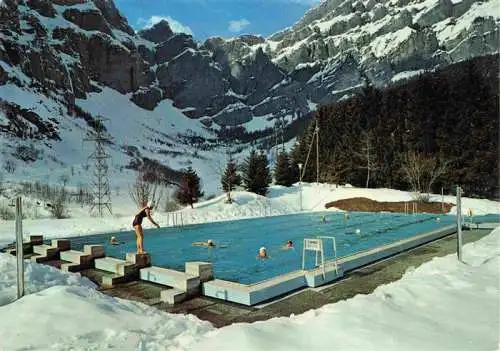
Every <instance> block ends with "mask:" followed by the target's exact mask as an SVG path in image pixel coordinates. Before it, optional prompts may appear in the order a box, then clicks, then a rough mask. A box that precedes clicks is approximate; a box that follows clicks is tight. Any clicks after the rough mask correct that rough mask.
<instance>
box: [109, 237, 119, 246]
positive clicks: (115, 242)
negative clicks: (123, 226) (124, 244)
mask: <svg viewBox="0 0 500 351" xmlns="http://www.w3.org/2000/svg"><path fill="white" fill-rule="evenodd" d="M109 243H110V244H111V245H120V243H119V242H118V240H116V237H114V236H112V237H111V239H109Z"/></svg>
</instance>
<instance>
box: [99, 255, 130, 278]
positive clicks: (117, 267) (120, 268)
mask: <svg viewBox="0 0 500 351" xmlns="http://www.w3.org/2000/svg"><path fill="white" fill-rule="evenodd" d="M94 264H95V268H96V269H100V270H103V271H106V272H111V273H115V274H118V275H120V276H123V275H127V274H130V273H132V272H134V271H136V270H137V267H136V266H135V265H134V264H133V263H130V262H126V261H124V260H120V259H117V258H112V257H104V258H97V259H95V261H94Z"/></svg>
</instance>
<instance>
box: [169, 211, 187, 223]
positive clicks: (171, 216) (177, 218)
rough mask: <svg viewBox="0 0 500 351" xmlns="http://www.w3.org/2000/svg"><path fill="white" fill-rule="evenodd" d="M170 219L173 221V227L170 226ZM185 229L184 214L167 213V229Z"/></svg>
mask: <svg viewBox="0 0 500 351" xmlns="http://www.w3.org/2000/svg"><path fill="white" fill-rule="evenodd" d="M170 219H172V225H170ZM170 226H172V227H183V226H184V218H183V216H182V212H167V227H170Z"/></svg>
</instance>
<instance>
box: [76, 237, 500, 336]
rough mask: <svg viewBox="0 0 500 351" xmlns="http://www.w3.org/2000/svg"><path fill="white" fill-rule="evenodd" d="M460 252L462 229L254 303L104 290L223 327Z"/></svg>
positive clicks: (340, 295)
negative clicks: (163, 298) (175, 300)
mask: <svg viewBox="0 0 500 351" xmlns="http://www.w3.org/2000/svg"><path fill="white" fill-rule="evenodd" d="M490 232H491V229H485V230H479V231H477V230H472V231H464V236H463V237H464V243H468V242H473V241H476V240H479V239H480V238H482V237H484V236H486V235H487V234H489V233H490ZM455 252H456V235H450V236H447V237H444V238H442V239H438V240H436V241H433V242H430V243H428V244H424V245H422V246H419V247H417V248H414V249H411V250H409V251H406V252H404V253H401V254H398V255H396V256H393V257H390V258H388V259H385V260H382V261H380V262H377V263H374V264H370V265H368V266H366V267H362V268H359V269H356V270H353V271H351V272H348V273H346V274H345V275H344V277H343V279H342V280H340V281H338V282H335V283H333V284H331V285H326V286H322V287H319V288H306V289H303V290H299V291H297V292H295V293H292V294H291V295H288V296H286V297H283V298H281V299H276V300H275V301H274V302H267V303H266V304H263V305H260V306H253V307H248V306H243V305H239V304H235V303H231V302H226V301H222V300H219V299H213V298H209V297H204V296H201V297H197V298H194V299H192V300H188V301H186V302H182V303H180V304H178V305H168V304H165V303H161V302H159V294H160V291H161V290H162V288H160V287H159V286H157V285H155V284H153V283H148V282H143V281H134V282H130V283H125V284H120V285H119V286H117V287H114V288H109V289H103V290H102V292H103V293H105V294H108V295H110V296H115V297H120V298H125V299H130V300H137V301H141V302H143V303H146V304H149V305H151V306H154V307H156V308H158V309H160V310H164V311H167V312H172V313H189V314H194V315H196V316H197V317H198V318H200V319H203V320H208V321H210V322H212V323H213V324H214V325H215V326H217V327H222V326H225V325H228V324H232V323H237V322H254V321H259V320H266V319H270V318H273V317H280V316H289V315H290V314H292V313H294V314H298V313H303V312H305V311H307V310H310V309H314V308H319V307H321V306H323V305H325V304H328V303H334V302H337V301H340V300H344V299H347V298H351V297H353V296H355V295H357V294H369V293H371V292H373V290H374V289H375V288H376V287H377V286H379V285H382V284H387V283H390V282H392V281H396V280H398V279H400V278H401V277H402V276H403V274H404V272H405V271H406V270H407V269H408V268H410V267H418V266H420V265H421V264H423V263H425V262H427V261H429V260H431V259H432V258H433V257H438V256H445V255H448V254H452V253H455ZM82 274H83V275H86V276H88V277H89V278H91V279H93V280H94V281H96V282H99V281H100V279H101V278H102V277H100V275H99V274H101V273H99V272H96V271H95V270H92V269H90V270H86V271H83V272H82ZM163 289H164V288H163Z"/></svg>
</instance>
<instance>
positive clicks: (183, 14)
mask: <svg viewBox="0 0 500 351" xmlns="http://www.w3.org/2000/svg"><path fill="white" fill-rule="evenodd" d="M319 2H320V0H115V3H116V5H117V7H118V8H119V10H120V11H121V13H122V14H123V15H124V16H125V17H127V19H128V22H129V24H130V25H131V26H132V27H133V28H134V29H136V30H139V29H142V28H143V27H147V26H151V25H153V24H154V23H156V22H158V21H160V20H161V19H166V20H168V21H169V23H170V25H171V27H172V28H173V30H174V31H177V32H185V33H188V34H192V35H193V36H194V38H195V39H196V40H198V41H203V40H205V39H207V38H208V37H212V36H220V37H223V38H231V37H234V36H237V35H241V34H259V35H262V36H264V37H267V36H269V35H271V34H273V33H275V32H278V31H280V30H282V29H284V28H286V27H289V26H292V25H293V24H294V23H295V22H297V21H298V20H299V19H300V18H301V17H302V16H303V15H304V13H305V12H306V11H307V10H308V9H310V8H311V7H313V6H315V5H316V4H318V3H319Z"/></svg>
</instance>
